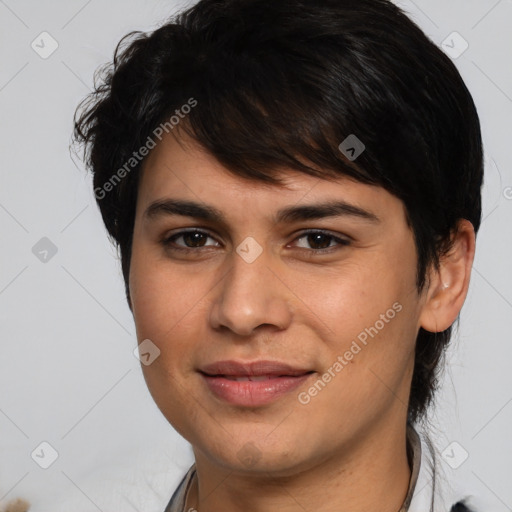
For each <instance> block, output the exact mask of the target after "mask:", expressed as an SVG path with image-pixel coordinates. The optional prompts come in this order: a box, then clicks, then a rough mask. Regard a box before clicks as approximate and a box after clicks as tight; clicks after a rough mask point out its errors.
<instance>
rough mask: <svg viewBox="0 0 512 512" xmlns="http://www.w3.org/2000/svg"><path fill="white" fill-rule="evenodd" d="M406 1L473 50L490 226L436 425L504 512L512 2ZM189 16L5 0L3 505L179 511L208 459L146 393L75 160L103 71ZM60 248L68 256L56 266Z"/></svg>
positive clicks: (464, 471)
mask: <svg viewBox="0 0 512 512" xmlns="http://www.w3.org/2000/svg"><path fill="white" fill-rule="evenodd" d="M398 3H399V5H401V6H402V7H404V8H405V9H406V10H407V12H408V13H409V14H410V15H411V17H412V18H413V19H414V20H415V21H416V22H417V23H418V24H419V25H420V26H421V27H422V28H423V29H424V30H425V32H426V33H427V34H428V35H429V36H430V37H431V38H432V39H433V40H434V41H435V42H436V43H437V44H438V45H440V46H442V45H443V41H447V43H445V50H447V48H446V44H448V45H449V46H454V50H458V49H459V50H460V49H462V46H461V44H462V42H461V40H460V41H459V40H458V39H457V36H455V39H454V38H453V37H451V38H449V39H446V38H447V36H449V35H450V34H452V32H454V31H456V32H458V33H459V34H460V35H461V36H462V37H463V38H464V40H466V41H467V42H468V44H469V47H468V48H467V50H466V51H465V52H464V53H462V54H461V55H460V56H458V57H457V58H456V59H454V60H455V63H456V65H457V67H458V69H459V70H460V72H461V74H462V76H463V78H464V79H465V81H466V83H467V85H468V88H469V89H470V91H471V92H472V94H473V96H474V99H475V102H476V104H477V108H478V110H479V114H480V117H481V122H482V129H483V137H484V144H485V151H486V178H485V189H484V213H483V218H484V220H483V224H482V227H481V231H480V233H479V235H478V238H477V254H476V260H475V264H474V268H473V276H472V282H471V288H470V292H469V296H468V299H467V301H466V304H465V306H464V309H463V312H462V315H461V325H460V329H459V330H458V331H457V334H456V336H455V337H454V340H453V344H452V346H451V348H450V350H449V352H448V357H447V371H446V373H445V376H444V380H443V387H442V391H441V393H440V394H439V398H438V407H437V410H436V412H435V413H433V415H432V421H433V423H434V424H435V425H436V431H435V435H436V443H437V447H438V449H439V451H440V452H442V451H443V450H444V449H445V448H446V447H448V446H449V445H450V443H452V442H454V441H455V442H457V443H459V445H460V446H461V447H463V449H464V450H465V451H467V453H468V454H469V457H468V459H467V460H466V461H465V462H464V463H463V464H462V465H461V466H460V467H459V468H458V469H456V470H454V472H455V473H457V476H458V477H461V478H462V480H463V481H465V482H466V484H467V487H468V488H469V489H473V490H474V492H476V493H479V494H485V495H486V496H487V497H488V498H489V502H490V503H491V504H492V505H491V508H490V509H489V510H491V509H492V510H495V511H497V512H498V511H499V512H501V511H505V510H512V487H511V486H510V482H511V481H512V469H511V468H512V463H511V462H510V461H511V460H512V438H511V430H512V429H511V424H512V403H511V402H512V385H511V384H512V372H511V369H510V366H511V361H512V340H511V336H510V328H511V326H512V322H511V319H512V309H511V308H512V271H511V264H510V256H511V254H512V229H511V227H510V226H511V220H512V172H511V170H510V169H511V167H510V165H511V163H512V161H511V160H512V153H511V151H510V146H511V140H510V136H511V133H512V130H511V124H510V119H511V117H512V69H511V54H512V31H511V30H510V27H511V22H512V1H511V0H501V1H496V0H416V1H414V2H413V1H402V2H398ZM183 5H185V3H180V4H178V3H176V2H172V1H157V0H140V1H135V0H129V1H126V0H125V1H121V0H114V1H109V2H100V1H99V0H90V1H88V2H87V1H84V0H71V1H69V0H68V1H64V0H53V1H51V2H50V1H41V2H36V1H33V0H32V1H28V0H25V1H24V0H17V1H16V0H5V1H4V0H0V40H1V44H0V58H1V66H0V109H1V123H0V155H1V156H0V158H1V161H0V173H1V181H0V183H1V186H0V233H1V249H2V250H1V251H0V315H1V317H0V333H1V357H0V503H3V502H4V501H7V500H8V499H12V498H14V497H17V496H21V497H24V498H26V499H28V500H29V501H31V502H32V503H33V508H32V509H31V510H32V511H33V512H42V511H48V512H50V511H52V512H56V511H60V510H66V506H65V505H64V503H65V502H66V500H67V507H68V508H67V510H73V511H74V512H77V511H81V510H104V511H107V510H116V511H120V510H127V511H130V510H144V511H146V512H149V511H153V510H154V511H162V510H163V507H164V505H165V504H166V503H167V501H168V500H169V498H170V495H171V494H172V492H173V491H174V488H175V486H176V485H177V483H178V482H179V480H180V478H181V476H182V475H183V473H184V472H185V470H186V469H188V467H189V466H190V464H191V463H192V462H193V457H192V451H191V449H190V447H189V446H188V444H187V443H186V442H185V441H184V440H183V439H182V438H181V437H180V436H179V435H178V434H177V433H176V432H174V430H173V429H172V428H171V427H170V426H169V425H168V423H167V421H166V420H165V419H164V418H163V416H162V415H161V413H160V412H159V410H158V409H157V407H156V405H155V404H154V403H153V401H152V399H151V396H150V395H149V392H148V391H147V388H146V385H145V382H144V380H143V377H142V372H141V369H140V363H139V361H138V360H137V359H136V358H135V357H134V355H133V352H132V351H133V349H134V348H135V347H136V340H135V334H134V333H135V331H134V326H133V320H132V317H131V314H130V311H129V309H128V307H127V305H126V303H125V298H124V289H123V282H122V277H121V272H120V267H119V265H118V263H117V260H116V251H115V250H114V248H113V247H112V246H110V245H109V242H108V240H107V237H106V233H105V230H104V228H103V225H102V222H101V219H100V216H99V213H98V210H97V207H96V205H95V202H94V198H93V192H92V186H91V180H90V176H88V175H87V174H86V173H85V172H84V171H83V169H82V166H81V164H80V162H78V161H77V162H76V163H73V161H72V159H71V157H70V153H69V142H70V133H71V129H72V116H73V112H74V109H75V107H76V105H77V104H78V102H79V101H80V100H81V99H82V98H83V97H84V95H85V94H86V93H87V92H89V90H90V89H91V85H92V77H93V72H94V70H95V69H96V68H97V67H98V66H99V65H100V64H103V63H104V62H106V61H108V60H110V59H111V57H112V53H113V50H114V47H115V45H116V43H117V42H118V40H119V39H120V38H121V37H122V36H123V35H124V34H125V33H127V32H128V31H130V30H134V29H142V30H153V29H155V28H156V27H157V26H158V25H159V24H160V22H161V21H162V20H164V19H165V18H166V17H167V16H169V15H170V14H172V13H173V12H175V11H176V10H177V9H178V8H181V7H182V6H183ZM43 31H47V32H48V33H49V34H51V37H52V38H54V39H55V40H56V41H57V43H58V48H57V50H56V51H55V52H54V53H53V54H52V55H50V56H49V57H48V58H46V59H43V58H41V56H40V55H39V54H38V53H36V51H34V49H33V48H32V47H31V43H32V42H33V41H35V44H39V47H40V48H39V51H40V52H41V51H43V48H41V47H42V46H44V49H45V50H48V49H50V48H51V41H50V39H48V36H42V37H43V38H45V39H44V43H41V37H40V36H39V35H40V34H41V33H42V32H43ZM75 160H76V159H75ZM43 237H47V238H48V239H49V240H51V242H52V244H54V246H55V247H56V249H57V252H56V254H54V255H53V256H52V252H51V251H50V252H49V253H48V254H47V255H46V261H41V259H40V258H43V257H44V253H41V252H38V250H36V249H37V248H39V251H41V250H43V249H44V247H42V248H41V247H39V246H38V245H36V244H38V243H39V244H43V245H44V244H45V243H46V244H47V243H48V242H45V241H43V242H40V240H41V239H42V238H43ZM34 246H36V249H34V251H33V247H34ZM34 252H36V253H37V254H34ZM44 441H45V442H48V443H50V445H51V446H52V447H53V448H54V449H55V450H56V451H57V452H58V454H59V456H58V458H57V460H56V461H55V462H54V463H53V464H52V465H51V466H50V467H49V468H48V469H42V468H41V467H40V466H39V465H38V464H37V463H36V462H35V460H34V459H33V458H32V457H31V453H32V452H33V451H34V450H36V453H39V455H40V457H39V459H38V458H37V456H34V458H35V459H36V460H38V461H39V463H43V464H44V459H45V457H46V461H47V462H48V461H49V459H48V457H49V456H50V455H49V454H50V451H49V450H48V449H45V448H44V446H43V452H41V447H40V443H41V442H44ZM457 449H459V448H457ZM43 453H44V455H42V454H43ZM457 456H459V455H457ZM448 469H450V468H448ZM450 470H451V469H450ZM486 512H488V511H486Z"/></svg>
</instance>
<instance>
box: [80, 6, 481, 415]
mask: <svg viewBox="0 0 512 512" xmlns="http://www.w3.org/2000/svg"><path fill="white" fill-rule="evenodd" d="M96 78H97V80H96V89H95V91H94V92H93V93H92V94H91V95H90V96H89V97H88V98H86V100H85V101H84V102H83V103H82V104H81V106H80V107H79V109H78V110H77V113H76V117H75V132H74V135H75V140H76V142H78V143H79V144H80V143H81V144H84V151H85V154H84V158H85V160H86V163H87V165H88V167H89V168H90V170H91V171H92V172H93V174H94V187H95V190H96V191H98V190H100V191H101V194H98V193H97V194H96V198H97V202H98V205H99V208H100V210H101V214H102V216H103V220H104V222H105V226H106V228H107V230H108V233H109V235H110V237H111V239H112V240H113V241H114V242H115V243H116V244H117V246H118V248H119V249H120V254H121V262H122V269H123V275H124V280H125V284H126V295H127V298H128V301H130V297H129V286H128V285H129V283H128V276H129V268H130V255H131V242H132V234H133V224H134V216H135V204H136V196H137V187H138V178H139V171H140V168H141V166H142V165H143V163H144V160H143V159H141V161H140V162H138V161H137V162H135V163H134V165H133V166H132V167H133V169H131V168H127V167H126V163H127V162H128V161H130V159H131V158H133V153H134V151H137V150H138V149H139V148H140V147H142V146H144V144H146V143H147V141H148V140H149V139H148V137H149V138H151V137H154V133H155V129H156V128H157V127H158V126H159V125H161V123H163V122H167V123H168V124H169V122H168V120H169V118H170V117H171V116H172V115H173V114H175V113H176V111H177V110H180V109H181V108H182V106H183V105H185V104H187V102H189V101H190V99H191V98H193V99H194V101H195V102H196V103H197V105H196V106H195V107H194V108H193V109H189V110H188V113H187V115H186V117H185V119H183V120H180V123H179V130H184V132H185V133H187V134H188V135H190V136H192V137H193V138H194V139H195V140H197V141H198V142H199V143H200V144H201V145H202V146H203V147H204V148H206V149H207V150H208V151H209V152H211V154H213V155H214V156H215V157H217V159H218V160H219V161H220V162H221V163H222V164H223V165H224V166H225V167H226V168H227V169H228V170H230V171H231V172H233V173H235V174H236V175H239V176H243V177H246V178H247V179H249V180H261V181H265V182H268V183H279V172H278V170H279V169H280V168H293V169H295V170H298V171H301V172H304V173H307V174H310V175H313V176H320V177H324V178H327V177H336V176H340V175H347V176H351V177H353V178H355V179H356V180H358V181H360V182H363V183H372V184H376V185H379V186H382V187H384V188H385V189H386V190H388V191H389V192H390V193H392V194H394V195H395V196H396V197H398V198H399V199H400V200H402V201H403V203H404V205H405V207H406V211H407V219H408V222H409V225H410V227H411V229H412V231H413V233H414V238H415V243H416V247H417V253H418V266H417V287H418V291H419V292H421V291H422V290H423V289H424V286H425V284H426V275H427V270H428V269H429V268H430V266H432V265H433V266H435V267H436V268H437V267H438V263H439V257H440V256H441V255H442V254H443V251H445V250H447V248H448V247H449V241H450V235H451V234H452V233H453V231H454V229H455V227H456V224H457V221H458V220H459V219H468V220H469V221H470V222H471V223H472V224H473V226H474V228H475V231H478V228H479V225H480V218H481V186H482V179H483V158H482V142H481V134H480V124H479V119H478V115H477V112H476V108H475V105H474V102H473V100H472V97H471V95H470V93H469V92H468V90H467V88H466V86H465V84H464V82H463V80H462V78H461V76H460V74H459V73H458V71H457V69H456V67H455V66H454V64H453V63H452V61H451V60H450V59H449V58H448V57H447V56H446V55H445V54H444V53H443V52H442V51H441V50H440V49H439V48H438V47H437V46H436V45H435V44H434V43H433V42H431V41H430V40H429V39H428V38H427V37H426V35H425V34H424V33H423V32H422V31H421V30H420V29H419V28H418V26H417V25H415V24H414V23H413V22H412V21H411V20H410V19H409V18H408V17H407V16H406V15H405V14H404V13H403V12H402V11H401V10H400V9H399V8H398V7H396V6H395V5H394V4H393V3H391V2H389V1H387V0H279V1H275V0H272V1H269V0H201V1H199V2H198V3H197V4H196V5H194V6H193V7H191V8H189V9H188V10H186V11H184V12H182V13H180V14H178V15H176V16H174V17H173V18H172V19H171V20H170V21H168V22H167V23H165V24H164V25H163V26H162V27H161V28H159V29H158V30H155V31H154V32H152V33H148V34H146V33H142V32H135V33H131V34H128V35H127V36H126V37H125V38H124V39H123V40H122V41H121V42H120V44H119V45H118V47H117V49H116V52H115V58H114V60H113V63H111V64H109V65H108V66H107V67H104V68H103V69H102V71H101V72H100V73H99V74H98V75H97V77H96ZM180 112H181V110H180ZM180 117H181V116H180ZM351 134H354V135H356V136H357V138H358V139H360V140H361V141H362V142H363V143H364V145H365V151H364V152H363V153H362V154H361V155H360V156H359V157H358V158H357V160H356V161H355V160H354V161H351V160H350V159H349V158H347V157H346V156H345V155H344V154H343V153H342V152H341V151H340V149H339V148H338V146H339V144H340V143H341V142H342V141H344V140H345V139H346V138H347V136H349V135H351ZM122 168H124V169H125V171H126V172H123V173H121V174H122V179H117V181H116V182H115V186H107V187H106V185H107V184H108V183H110V184H112V183H114V182H113V181H112V180H113V178H115V176H114V175H115V174H116V173H117V178H119V176H120V174H119V170H120V169H122ZM107 189H108V192H107ZM100 195H101V197H100ZM450 335H451V328H449V329H447V330H446V331H444V332H440V333H431V332H427V331H425V330H423V329H420V332H419V335H418V338H417V343H416V356H415V367H414V375H413V379H412V389H411V396H410V401H409V409H408V419H409V421H410V422H415V421H417V420H418V419H420V418H421V417H422V416H423V415H424V413H425V411H426V409H427V407H428V405H429V404H430V402H431V400H432V398H433V395H434V391H435V389H436V387H437V384H438V377H439V375H438V370H439V367H440V364H439V363H440V360H441V357H442V355H443V353H444V349H445V348H446V346H447V344H448V342H449V340H450Z"/></svg>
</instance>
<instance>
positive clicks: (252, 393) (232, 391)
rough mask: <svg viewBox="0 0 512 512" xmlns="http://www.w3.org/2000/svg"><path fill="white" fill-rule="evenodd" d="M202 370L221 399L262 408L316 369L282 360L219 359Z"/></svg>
mask: <svg viewBox="0 0 512 512" xmlns="http://www.w3.org/2000/svg"><path fill="white" fill-rule="evenodd" d="M199 373H200V374H201V376H202V378H203V380H204V382H205V383H206V385H207V387H208V389H209V390H210V391H211V392H212V393H213V394H214V395H215V396H216V397H217V398H220V399H221V400H223V401H226V402H229V403H231V404H233V405H238V406H243V407H258V406H262V405H266V404H269V403H271V402H273V401H275V400H277V399H278V398H280V397H282V396H284V395H286V394H288V393H290V392H292V391H293V390H294V389H296V388H297V387H299V386H300V385H302V384H303V383H304V382H306V381H307V380H308V379H309V378H310V377H311V376H312V375H314V373H315V372H314V371H312V370H308V369H303V368H294V367H292V366H290V365H288V364H286V363H281V362H278V361H254V362H250V363H239V362H237V361H218V362H216V363H212V364H209V365H206V366H204V367H203V368H202V369H201V370H200V372H199ZM235 378H241V379H246V380H242V381H237V380H234V379H235ZM253 378H254V379H257V380H251V379H253Z"/></svg>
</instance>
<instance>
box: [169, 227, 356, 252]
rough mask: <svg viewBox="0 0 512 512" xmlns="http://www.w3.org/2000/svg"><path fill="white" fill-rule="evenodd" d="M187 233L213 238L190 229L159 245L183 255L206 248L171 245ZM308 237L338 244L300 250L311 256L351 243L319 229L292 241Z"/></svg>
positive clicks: (302, 234)
mask: <svg viewBox="0 0 512 512" xmlns="http://www.w3.org/2000/svg"><path fill="white" fill-rule="evenodd" d="M189 233H192V234H193V233H199V234H201V235H205V236H207V237H208V238H214V237H212V236H211V235H210V234H209V233H207V232H206V231H201V230H199V229H190V230H184V231H179V232H178V233H174V234H173V235H171V236H169V237H166V238H164V239H163V240H162V242H161V243H162V245H163V246H164V247H165V248H166V249H170V250H172V251H178V252H182V253H183V252H184V253H191V252H197V251H199V250H201V249H206V248H207V247H197V248H193V247H187V248H185V247H180V246H176V245H173V244H174V241H175V240H177V239H178V238H180V237H182V236H183V235H186V234H189ZM308 235H323V236H325V237H327V238H330V239H332V241H335V242H337V243H338V246H332V247H327V248H324V249H305V248H303V247H302V248H300V249H303V250H305V251H307V252H309V253H310V254H312V255H316V254H329V253H332V252H333V251H336V250H339V248H340V247H344V246H348V245H350V243H351V242H350V241H349V240H346V239H343V238H339V237H337V236H335V235H333V234H331V233H330V232H328V231H323V230H319V229H311V230H306V231H303V232H302V233H301V234H300V235H299V236H298V237H296V238H295V240H294V241H296V240H300V239H301V238H304V237H307V236H308Z"/></svg>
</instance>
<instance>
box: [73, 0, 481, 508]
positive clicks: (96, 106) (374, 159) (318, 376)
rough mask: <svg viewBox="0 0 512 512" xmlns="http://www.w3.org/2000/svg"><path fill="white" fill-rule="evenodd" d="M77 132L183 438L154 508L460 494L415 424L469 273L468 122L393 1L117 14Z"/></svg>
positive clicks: (460, 88) (471, 125)
mask: <svg viewBox="0 0 512 512" xmlns="http://www.w3.org/2000/svg"><path fill="white" fill-rule="evenodd" d="M74 138H75V142H76V143H77V144H78V145H79V146H80V147H82V148H83V151H84V160H85V162H86V164H87V167H88V168H89V169H90V170H91V171H92V173H93V186H94V193H95V197H96V200H97V203H98V206H99V209H100V211H101V215H102V218H103V221H104V223H105V226H106V228H107V230H108V233H109V236H110V237H111V239H112V241H113V242H114V243H115V244H116V245H117V246H118V247H119V249H120V255H121V265H122V271H123V276H124V281H125V286H126V298H127V301H128V304H129V307H130V309H131V311H132V313H133V317H134V322H135V326H136V332H137V340H138V344H139V350H140V358H141V363H142V370H143V373H144V378H145V380H146V383H147V385H148V388H149V390H150V392H151V395H152V397H153V399H154V400H155V402H156V404H157V405H158V407H159V409H160V410H161V412H162V413H163V415H164V416H165V418H166V419H167V420H168V421H169V423H170V424H171V425H172V427H173V428H174V429H176V431H177V432H179V433H180V434H181V435H182V436H183V437H184V438H185V439H186V440H187V441H189V442H190V444H191V445H192V448H193V452H194V459H195V463H194V465H193V466H192V467H191V468H190V470H189V471H188V472H187V474H186V475H185V476H184V478H183V479H182V481H181V483H180V485H179V486H178V488H177V489H176V490H175V492H174V493H173V494H172V497H171V499H170V501H169V504H168V506H167V507H166V512H181V511H192V510H198V511H200V512H212V511H218V510H223V511H226V512H233V511H238V510H244V511H261V510H270V509H273V510H279V511H282V512H296V511H302V510H323V511H325V512H329V511H337V512H345V511H347V512H348V511H350V512H359V511H363V510H365V511H366V510H379V511H380V512H397V511H400V512H405V511H409V512H419V511H421V512H425V510H431V511H435V512H442V511H444V510H446V511H448V510H451V511H453V512H455V511H464V510H474V509H473V507H472V505H471V504H470V503H469V500H468V499H467V498H469V496H467V495H457V494H455V495H454V494H450V493H449V492H448V491H447V490H446V489H445V488H444V487H443V483H444V482H443V479H442V478H440V477H439V462H438V459H439V457H438V456H437V455H436V453H435V449H434V448H433V446H432V444H431V443H430V442H429V438H428V436H423V435H420V426H421V424H422V423H423V424H426V422H428V411H429V407H430V406H431V405H432V403H433V398H434V395H435V391H436V389H437V387H438V380H439V375H440V371H441V370H442V357H443V354H444V352H445V350H446V347H447V346H448V344H449V341H450V336H451V329H452V325H453V324H454V322H455V321H456V320H457V319H458V316H459V312H460V310H461V308H462V306H463V303H464V300H465V298H466V295H467V291H468V286H469V281H470V274H471V267H472V262H473V258H474V252H475V238H476V233H477V232H478V229H479V225H480V219H481V187H482V181H483V157H482V141H481V133H480V124H479V118H478V114H477V111H476V108H475V105H474V102H473V99H472V97H471V95H470V93H469V91H468V89H467V87H466V85H465V84H464V82H463V80H462V78H461V76H460V74H459V72H458V71H457V69H456V67H455V65H454V64H453V62H452V61H451V60H450V58H449V57H448V56H447V55H445V54H444V53H443V52H442V51H441V50H440V49H439V48H438V47H437V46H436V45H435V44H434V43H433V42H432V41H430V39H429V38H428V37H427V36H426V35H425V34H424V33H423V32H422V31H421V29H420V28H419V27H418V26H417V25H416V24H415V23H414V22H413V21H412V20H410V19H409V18H408V17H407V15H406V14H405V13H404V12H403V11H402V10H400V9H399V8H398V7H397V6H396V5H394V4H393V3H391V2H390V1H388V0H281V1H279V2H270V1H268V0H200V1H199V2H198V3H196V4H195V5H193V6H192V7H189V8H188V9H186V10H184V11H182V12H180V13H178V14H177V15H175V16H174V17H172V18H171V19H170V20H168V21H167V22H166V23H165V24H163V25H162V26H161V27H160V28H158V29H157V30H155V31H153V32H151V33H143V32H134V33H130V34H128V35H127V36H126V37H125V38H123V40H122V41H121V42H120V43H119V45H118V48H117V49H116V54H115V58H114V60H113V62H112V63H111V64H109V65H108V66H107V67H105V68H104V69H103V71H102V73H100V74H99V75H98V81H97V83H96V88H95V90H94V92H93V93H92V94H91V95H90V96H88V97H87V98H86V99H85V100H84V102H83V103H81V105H80V106H79V107H78V109H77V112H76V115H75V129H74ZM436 461H437V462H436ZM170 496H171V493H170ZM475 512H476V511H475Z"/></svg>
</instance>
